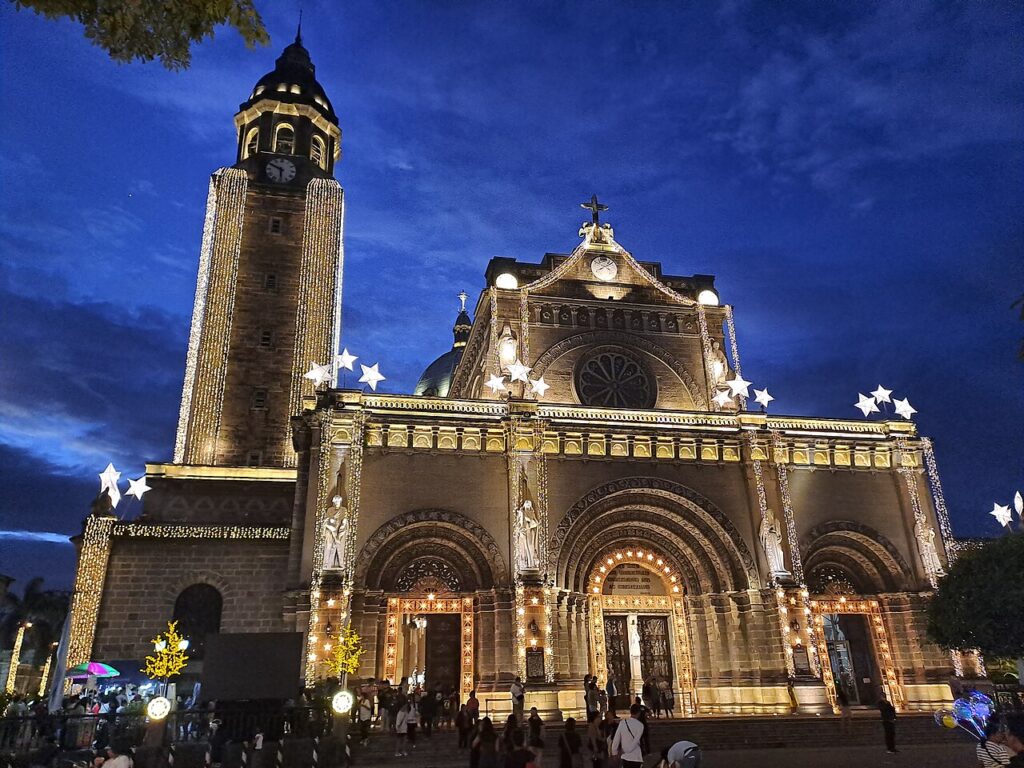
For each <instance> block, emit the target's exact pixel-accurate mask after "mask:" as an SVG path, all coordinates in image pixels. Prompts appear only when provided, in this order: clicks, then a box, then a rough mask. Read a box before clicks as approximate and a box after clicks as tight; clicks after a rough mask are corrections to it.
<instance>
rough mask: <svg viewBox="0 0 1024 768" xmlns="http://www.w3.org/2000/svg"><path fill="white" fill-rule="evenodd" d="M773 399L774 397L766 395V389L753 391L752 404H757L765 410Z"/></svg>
mask: <svg viewBox="0 0 1024 768" xmlns="http://www.w3.org/2000/svg"><path fill="white" fill-rule="evenodd" d="M774 399H775V398H774V397H772V396H771V395H769V394H768V390H767V389H755V390H754V402H755V403H757V404H758V405H760V406H761V407H763V408H767V407H768V403H770V402H771V401H772V400H774Z"/></svg>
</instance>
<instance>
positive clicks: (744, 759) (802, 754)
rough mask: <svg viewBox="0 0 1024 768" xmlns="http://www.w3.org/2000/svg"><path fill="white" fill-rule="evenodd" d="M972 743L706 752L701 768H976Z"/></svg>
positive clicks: (976, 762) (976, 763)
mask: <svg viewBox="0 0 1024 768" xmlns="http://www.w3.org/2000/svg"><path fill="white" fill-rule="evenodd" d="M977 765H978V761H977V760H976V759H975V757H974V746H973V745H971V744H911V745H909V746H907V747H904V748H901V749H900V751H899V753H898V754H895V755H890V754H887V753H886V751H885V748H884V747H882V746H878V747H841V748H837V749H829V748H824V747H823V748H821V749H736V750H718V751H714V752H707V753H705V756H704V762H703V763H702V764H701V768H733V766H736V768H742V767H743V766H751V768H864V767H865V766H872V767H875V768H890V767H892V768H897V767H899V768H961V767H969V768H975V766H977Z"/></svg>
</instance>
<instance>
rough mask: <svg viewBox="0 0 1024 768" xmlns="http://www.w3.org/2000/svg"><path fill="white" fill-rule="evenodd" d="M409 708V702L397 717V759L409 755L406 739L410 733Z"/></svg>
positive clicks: (403, 706) (399, 711)
mask: <svg viewBox="0 0 1024 768" xmlns="http://www.w3.org/2000/svg"><path fill="white" fill-rule="evenodd" d="M409 706H410V705H409V702H408V701H407V702H405V704H403V705H402V706H401V707H399V709H398V714H397V715H395V757H404V756H405V755H408V754H409V753H408V752H407V751H406V749H405V737H406V734H407V733H408V732H409Z"/></svg>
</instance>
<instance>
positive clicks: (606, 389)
mask: <svg viewBox="0 0 1024 768" xmlns="http://www.w3.org/2000/svg"><path fill="white" fill-rule="evenodd" d="M575 380H576V394H577V395H578V396H579V398H580V402H581V403H583V404H584V405H599V406H603V407H605V408H653V407H654V402H655V400H656V399H657V389H656V386H655V383H654V379H653V378H652V377H651V376H650V375H649V374H648V373H647V371H646V369H645V368H644V367H643V366H642V365H641V364H640V362H639V361H638V360H637V359H636V358H634V357H632V356H630V355H627V354H625V353H624V352H620V351H617V350H604V351H600V352H595V353H594V354H592V355H590V356H589V357H585V358H583V360H582V361H580V363H579V364H578V365H577V366H576V376H575Z"/></svg>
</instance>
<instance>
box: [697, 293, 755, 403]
mask: <svg viewBox="0 0 1024 768" xmlns="http://www.w3.org/2000/svg"><path fill="white" fill-rule="evenodd" d="M702 306H703V305H702ZM725 327H726V329H727V330H728V333H729V351H730V352H731V353H732V365H733V368H734V370H735V372H736V378H737V379H741V378H743V373H742V371H741V370H740V349H739V346H738V345H737V344H736V325H735V323H734V322H733V317H732V305H731V304H726V305H725ZM739 401H740V410H741V411H745V410H746V409H747V398H745V397H743V396H742V395H740V398H739Z"/></svg>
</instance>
